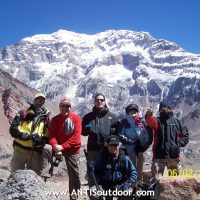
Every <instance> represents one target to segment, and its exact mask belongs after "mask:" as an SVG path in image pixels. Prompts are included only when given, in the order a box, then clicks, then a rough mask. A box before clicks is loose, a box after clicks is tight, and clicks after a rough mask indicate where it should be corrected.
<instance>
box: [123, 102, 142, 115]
mask: <svg viewBox="0 0 200 200" xmlns="http://www.w3.org/2000/svg"><path fill="white" fill-rule="evenodd" d="M125 109H126V113H127V114H128V112H129V111H130V110H137V112H138V111H139V106H138V105H137V104H134V103H131V104H129V105H128V106H126V108H125Z"/></svg>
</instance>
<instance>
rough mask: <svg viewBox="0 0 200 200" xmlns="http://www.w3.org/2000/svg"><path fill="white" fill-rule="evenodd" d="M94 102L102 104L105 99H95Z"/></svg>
mask: <svg viewBox="0 0 200 200" xmlns="http://www.w3.org/2000/svg"><path fill="white" fill-rule="evenodd" d="M95 101H101V102H104V101H105V99H95Z"/></svg>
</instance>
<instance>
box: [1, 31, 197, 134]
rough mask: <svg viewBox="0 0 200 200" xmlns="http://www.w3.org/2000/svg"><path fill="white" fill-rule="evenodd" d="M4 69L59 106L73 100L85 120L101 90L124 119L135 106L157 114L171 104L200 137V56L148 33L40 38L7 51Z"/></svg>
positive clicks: (65, 33)
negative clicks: (150, 108) (64, 98)
mask: <svg viewBox="0 0 200 200" xmlns="http://www.w3.org/2000/svg"><path fill="white" fill-rule="evenodd" d="M0 68H1V69H4V70H6V71H7V72H8V73H10V74H11V75H12V76H13V77H15V78H17V79H18V80H20V81H22V82H24V83H26V84H27V85H29V86H30V87H33V88H35V89H37V90H40V91H42V92H44V93H45V94H46V95H47V97H48V98H49V99H51V100H52V101H54V102H58V101H59V99H60V98H61V97H62V96H64V95H65V96H68V97H71V98H72V100H73V107H74V110H75V111H77V112H79V113H80V114H81V115H83V114H85V113H86V112H87V111H89V110H90V109H91V106H92V100H91V97H92V95H93V94H94V93H96V92H97V91H100V92H102V93H104V94H105V95H106V96H107V99H108V102H109V105H110V107H111V109H112V111H114V112H115V113H118V114H120V113H122V112H123V111H124V107H125V106H126V105H127V104H128V103H129V102H132V101H134V102H135V103H138V104H139V106H140V108H141V112H142V113H143V114H144V111H145V110H146V108H147V107H148V106H149V104H152V106H153V108H154V110H155V113H156V111H157V108H158V107H157V105H158V103H159V101H161V100H162V99H168V100H169V101H170V102H171V105H172V107H175V108H176V112H175V114H176V115H177V116H178V117H179V118H184V119H185V120H186V122H187V123H188V125H189V126H190V127H191V129H190V130H191V132H192V134H195V135H196V134H197V135H199V134H200V131H199V128H198V127H197V124H198V119H199V117H200V115H199V105H200V104H199V103H200V55H195V54H192V53H188V52H186V51H185V50H184V49H182V48H181V47H179V46H178V45H177V44H175V43H174V42H170V41H166V40H164V39H156V38H154V37H152V36H151V35H150V34H149V33H147V32H134V31H128V30H108V31H105V32H102V33H98V34H95V35H86V34H78V33H74V32H70V31H65V30H59V31H57V32H55V33H52V34H49V35H47V34H40V35H35V36H32V37H27V38H24V39H22V40H21V41H19V43H17V44H15V45H10V46H6V47H4V48H3V49H2V50H1V51H0ZM194 116H195V117H194ZM194 124H196V125H194ZM193 125H194V126H193Z"/></svg>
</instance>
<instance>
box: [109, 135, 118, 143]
mask: <svg viewBox="0 0 200 200" xmlns="http://www.w3.org/2000/svg"><path fill="white" fill-rule="evenodd" d="M107 144H108V145H112V144H114V145H118V144H119V138H118V137H117V136H116V135H110V136H109V137H108V139H107Z"/></svg>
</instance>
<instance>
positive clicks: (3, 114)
mask: <svg viewBox="0 0 200 200" xmlns="http://www.w3.org/2000/svg"><path fill="white" fill-rule="evenodd" d="M36 93H37V91H36V90H35V89H32V88H30V87H29V86H28V85H26V84H24V83H21V82H20V81H18V80H17V79H15V78H13V77H12V76H11V75H9V74H8V73H7V72H5V71H3V70H1V69H0V120H1V126H0V141H1V143H0V155H1V154H5V153H9V152H11V151H12V138H11V137H10V134H9V126H10V123H11V122H12V119H13V118H14V116H15V114H16V113H17V112H18V111H19V110H20V109H25V108H27V107H28V106H29V104H28V103H27V102H32V101H33V99H34V96H35V94H36ZM46 105H47V107H48V108H49V109H50V110H51V112H52V114H53V115H54V114H55V113H56V110H57V109H56V107H55V106H54V105H53V104H52V103H51V102H49V101H47V103H46Z"/></svg>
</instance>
